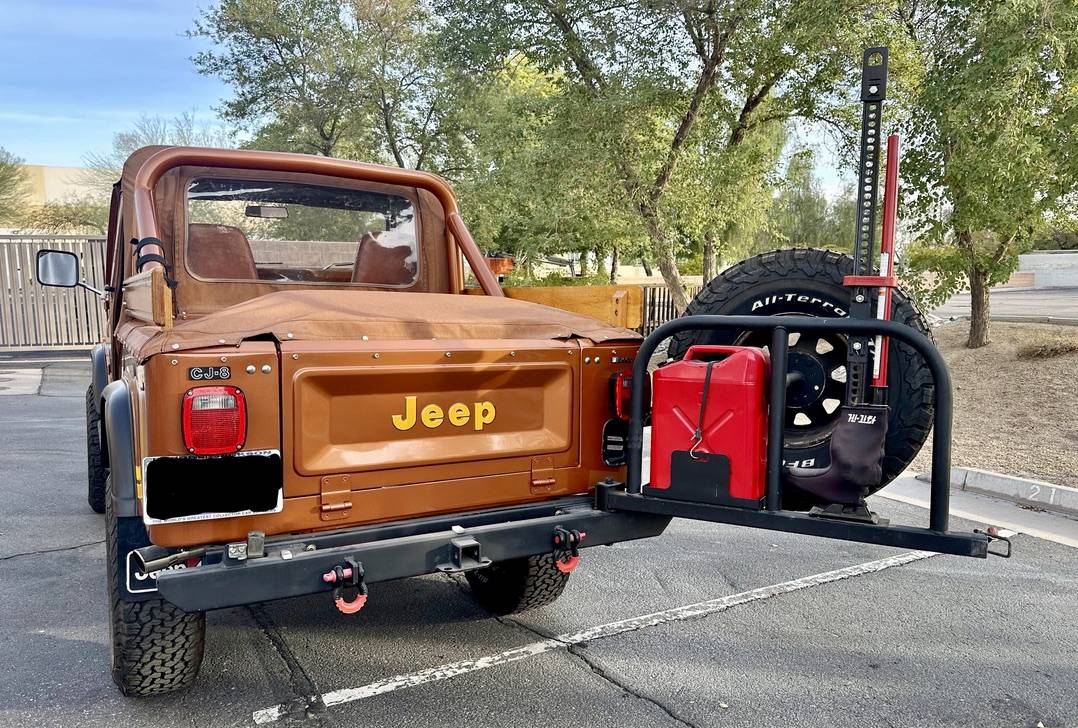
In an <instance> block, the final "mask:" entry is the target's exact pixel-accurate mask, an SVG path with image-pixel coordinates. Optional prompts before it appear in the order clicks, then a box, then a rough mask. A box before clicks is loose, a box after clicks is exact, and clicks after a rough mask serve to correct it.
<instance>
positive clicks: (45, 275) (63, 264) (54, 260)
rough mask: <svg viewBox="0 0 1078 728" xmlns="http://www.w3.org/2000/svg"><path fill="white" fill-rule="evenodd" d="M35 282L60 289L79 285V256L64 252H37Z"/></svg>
mask: <svg viewBox="0 0 1078 728" xmlns="http://www.w3.org/2000/svg"><path fill="white" fill-rule="evenodd" d="M37 282H38V283H40V284H41V285H43V286H59V287H61V288H74V287H75V286H77V285H79V256H77V255H75V254H74V253H71V252H68V251H66V250H39V251H37Z"/></svg>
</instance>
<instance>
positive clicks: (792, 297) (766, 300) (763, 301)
mask: <svg viewBox="0 0 1078 728" xmlns="http://www.w3.org/2000/svg"><path fill="white" fill-rule="evenodd" d="M794 302H796V303H809V304H816V305H819V306H820V307H821V308H829V309H831V310H832V311H834V312H835V315H836V316H845V315H846V309H844V308H839V307H838V306H836V305H835V304H833V303H831V302H830V301H825V300H823V299H822V298H817V297H816V296H805V295H803V294H800V293H778V294H776V295H774V296H765V297H763V298H757V299H756V300H755V301H753V302H752V310H753V311H755V310H757V309H760V308H766V307H768V306H774V305H775V304H776V303H794Z"/></svg>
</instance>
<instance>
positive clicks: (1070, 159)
mask: <svg viewBox="0 0 1078 728" xmlns="http://www.w3.org/2000/svg"><path fill="white" fill-rule="evenodd" d="M901 12H902V18H903V22H904V24H905V25H906V27H907V30H908V34H909V37H910V38H911V39H912V41H913V45H914V52H915V54H916V56H917V59H918V61H919V68H921V69H923V71H922V72H921V73H920V74H919V77H917V78H915V79H913V82H912V83H911V85H910V87H909V89H908V96H907V101H908V104H909V110H908V113H907V116H906V127H907V138H908V142H907V148H908V153H907V156H906V158H905V160H904V162H903V176H904V178H905V180H906V182H907V184H909V185H910V186H911V187H912V189H911V190H910V191H911V192H913V194H912V195H907V197H906V199H907V201H908V204H907V208H908V210H909V212H911V213H912V215H913V217H914V220H915V221H916V222H917V223H919V225H920V227H921V231H922V232H921V235H920V239H919V240H918V244H917V246H916V247H914V248H913V249H912V250H911V251H910V254H909V260H908V264H909V265H910V266H911V267H912V269H913V271H914V272H925V271H928V272H931V273H933V274H934V275H935V280H934V281H932V282H931V283H929V284H926V285H929V286H930V287H931V288H932V289H933V290H932V292H931V298H932V300H942V299H944V298H946V296H947V295H949V294H950V293H952V292H954V291H955V290H957V289H958V288H959V287H961V285H962V284H963V278H962V275H963V273H965V274H966V276H967V277H969V278H970V280H971V283H972V281H973V279H974V278H978V279H987V280H988V281H989V283H992V282H1000V281H1002V280H1005V279H1006V277H1007V276H1008V275H1009V274H1010V272H1011V271H1013V270H1014V268H1015V266H1016V265H1017V256H1018V253H1020V252H1021V251H1022V250H1023V249H1024V248H1025V247H1027V246H1028V245H1029V244H1030V243H1031V242H1032V239H1033V237H1034V236H1035V235H1036V234H1037V233H1038V231H1039V230H1041V229H1043V227H1044V226H1045V224H1046V223H1047V222H1049V221H1050V220H1051V218H1052V215H1053V214H1054V213H1056V212H1058V211H1059V209H1060V207H1061V206H1062V205H1064V204H1066V202H1067V200H1068V199H1073V196H1074V195H1075V194H1076V193H1078V150H1076V148H1075V145H1074V129H1075V128H1078V33H1076V32H1075V28H1076V27H1078V4H1075V3H1074V2H1073V0H989V1H987V2H982V1H981V0H977V1H976V2H975V1H974V0H949V1H947V2H934V3H927V4H924V3H914V2H907V3H903V4H902V9H901ZM982 316H987V311H985V310H984V308H983V307H981V306H978V305H975V306H974V318H975V319H978V318H980V317H982ZM975 323H976V321H975ZM983 323H984V324H985V325H984V327H983V330H984V331H987V319H986V318H985V319H984V321H983ZM975 328H976V327H975ZM985 341H986V339H985ZM985 341H978V342H975V341H973V340H972V339H971V342H970V344H971V345H973V346H976V345H982V344H983V343H985Z"/></svg>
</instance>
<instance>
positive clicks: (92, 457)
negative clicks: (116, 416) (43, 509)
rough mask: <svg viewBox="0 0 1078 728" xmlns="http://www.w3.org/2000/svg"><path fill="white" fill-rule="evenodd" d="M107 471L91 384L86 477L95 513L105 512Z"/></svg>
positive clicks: (88, 499)
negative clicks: (102, 454) (102, 453)
mask: <svg viewBox="0 0 1078 728" xmlns="http://www.w3.org/2000/svg"><path fill="white" fill-rule="evenodd" d="M107 475H108V471H107V470H106V469H105V464H104V459H103V458H102V457H101V413H100V412H98V411H97V399H96V398H95V397H94V387H93V385H92V384H91V385H90V386H89V387H87V389H86V476H87V479H88V483H87V485H88V488H87V492H86V501H87V502H88V503H89V504H90V509H91V510H92V511H93V512H94V513H104V512H105V477H106V476H107Z"/></svg>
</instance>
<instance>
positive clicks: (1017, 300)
mask: <svg viewBox="0 0 1078 728" xmlns="http://www.w3.org/2000/svg"><path fill="white" fill-rule="evenodd" d="M991 303H992V315H993V316H1002V317H1004V318H1012V317H1013V318H1015V319H1022V318H1028V319H1030V320H1038V321H1039V320H1044V319H1045V318H1046V317H1049V316H1050V317H1052V318H1054V319H1069V320H1072V321H1078V288H1021V289H1016V290H1007V289H1006V288H1001V289H996V290H993V291H992V301H991ZM969 306H970V303H969V294H968V293H959V294H956V295H954V296H952V297H951V298H950V299H949V300H948V301H947V302H946V303H944V304H943V305H942V306H940V307H939V308H937V309H936V310H935V311H933V312H932V313H933V314H935V315H936V316H940V317H942V318H950V317H952V316H969Z"/></svg>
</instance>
